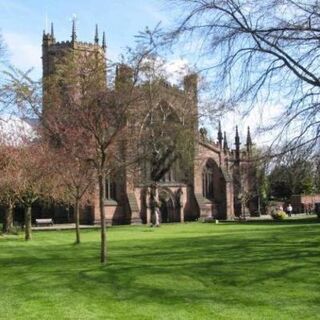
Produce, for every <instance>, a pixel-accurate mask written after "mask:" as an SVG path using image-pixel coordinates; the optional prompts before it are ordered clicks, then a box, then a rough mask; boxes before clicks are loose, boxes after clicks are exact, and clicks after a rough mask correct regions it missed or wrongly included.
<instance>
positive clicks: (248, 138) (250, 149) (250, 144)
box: [246, 126, 253, 153]
mask: <svg viewBox="0 0 320 320" xmlns="http://www.w3.org/2000/svg"><path fill="white" fill-rule="evenodd" d="M252 145H253V143H252V139H251V133H250V127H249V126H248V132H247V143H246V147H247V152H248V153H250V152H251V151H252Z"/></svg>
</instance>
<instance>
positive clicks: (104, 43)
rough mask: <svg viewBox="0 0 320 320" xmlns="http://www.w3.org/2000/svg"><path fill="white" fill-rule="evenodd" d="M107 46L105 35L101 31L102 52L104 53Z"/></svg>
mask: <svg viewBox="0 0 320 320" xmlns="http://www.w3.org/2000/svg"><path fill="white" fill-rule="evenodd" d="M106 48H107V45H106V33H105V32H104V31H103V34H102V49H103V51H106Z"/></svg>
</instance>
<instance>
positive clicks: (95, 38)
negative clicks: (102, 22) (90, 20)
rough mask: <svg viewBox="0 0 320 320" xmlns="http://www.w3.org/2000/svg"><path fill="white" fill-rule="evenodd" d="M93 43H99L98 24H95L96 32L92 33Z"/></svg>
mask: <svg viewBox="0 0 320 320" xmlns="http://www.w3.org/2000/svg"><path fill="white" fill-rule="evenodd" d="M94 43H95V44H99V30H98V25H97V24H96V32H95V35H94Z"/></svg>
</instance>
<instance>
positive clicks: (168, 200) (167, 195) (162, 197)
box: [159, 188, 180, 223]
mask: <svg viewBox="0 0 320 320" xmlns="http://www.w3.org/2000/svg"><path fill="white" fill-rule="evenodd" d="M159 202H160V212H161V222H162V223H168V222H179V221H180V216H179V212H177V211H178V210H177V208H176V205H175V201H174V197H173V194H172V192H171V191H170V190H168V189H164V188H160V190H159Z"/></svg>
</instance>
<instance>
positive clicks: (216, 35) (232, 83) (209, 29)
mask: <svg viewBox="0 0 320 320" xmlns="http://www.w3.org/2000/svg"><path fill="white" fill-rule="evenodd" d="M168 1H169V3H173V4H174V5H176V9H177V10H178V12H179V13H181V16H182V18H181V19H180V20H179V23H178V24H177V26H176V27H175V28H174V30H173V31H171V32H169V33H166V34H165V37H164V38H162V41H164V42H165V43H166V44H167V43H168V42H169V43H171V44H172V43H173V44H175V43H178V44H179V45H181V43H185V44H186V46H187V49H189V50H192V51H193V52H196V53H197V54H198V55H197V56H198V57H199V58H200V61H202V68H203V69H202V70H203V71H208V72H209V73H210V74H211V76H212V77H211V81H212V85H213V86H212V87H213V89H214V90H215V91H214V97H215V102H216V103H220V104H221V105H223V106H227V107H228V108H231V109H234V108H240V106H243V109H242V110H243V111H244V112H245V113H248V112H250V111H251V110H252V109H254V108H256V107H257V105H260V106H261V105H262V104H264V105H265V106H266V107H268V108H271V107H273V110H274V114H275V121H274V122H273V123H271V124H269V125H268V129H273V130H274V129H275V128H276V129H277V130H278V131H277V132H278V136H277V141H278V142H279V141H280V142H283V143H284V142H285V151H288V150H291V149H292V148H295V147H299V146H301V145H305V144H308V145H309V146H311V147H315V146H316V145H317V143H318V139H319V132H320V126H319V114H318V110H319V94H320V92H319V88H320V80H319V79H320V77H319V76H320V75H319V53H320V46H319V37H320V5H319V2H318V1H317V0H310V1H309V0H308V1H306V0H281V1H280V0H267V1H251V0H172V1H170V0H168ZM275 106H278V109H279V108H280V110H277V108H275ZM282 107H283V108H282ZM285 133H287V135H285ZM284 139H285V141H284Z"/></svg>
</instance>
